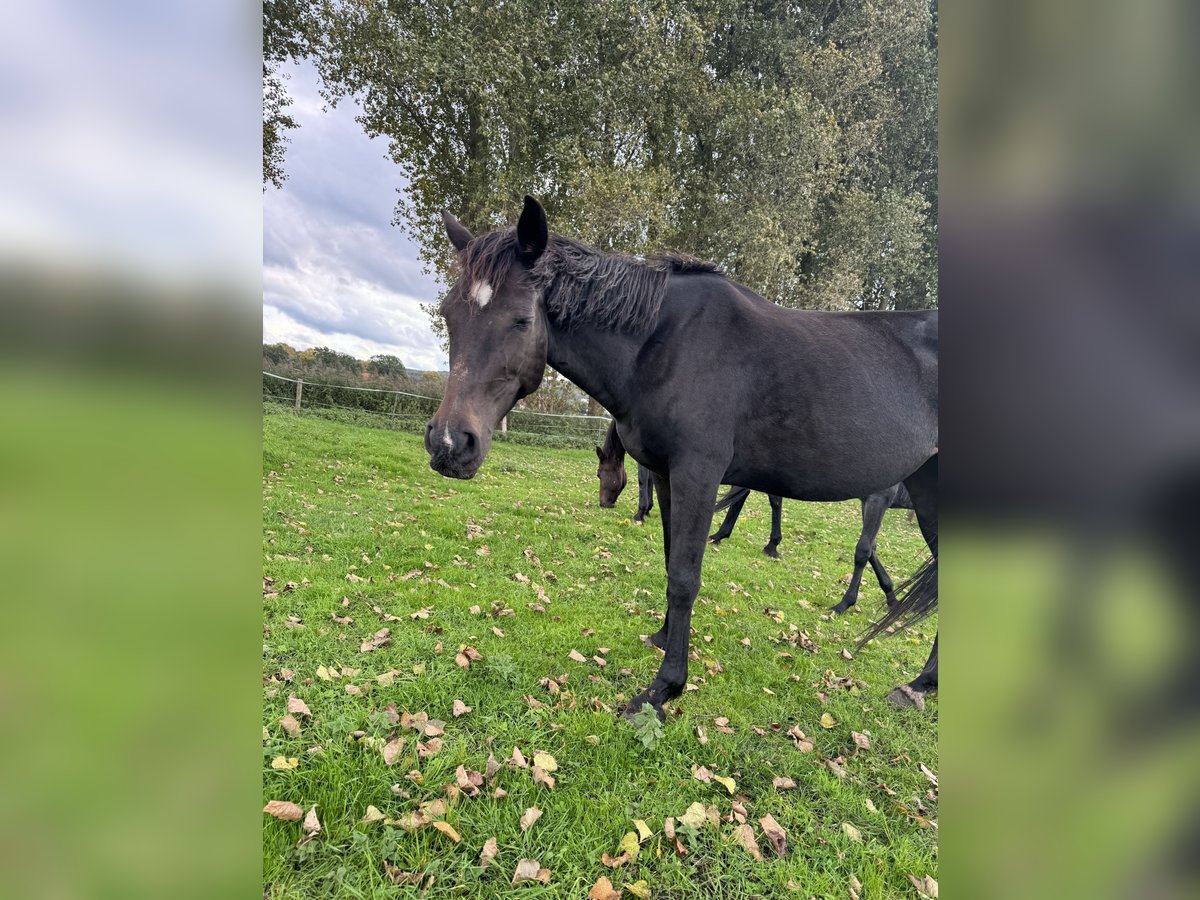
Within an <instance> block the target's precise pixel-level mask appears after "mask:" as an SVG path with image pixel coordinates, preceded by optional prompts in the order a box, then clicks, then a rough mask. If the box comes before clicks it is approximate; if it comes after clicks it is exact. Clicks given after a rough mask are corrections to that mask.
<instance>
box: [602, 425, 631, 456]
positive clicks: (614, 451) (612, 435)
mask: <svg viewBox="0 0 1200 900" xmlns="http://www.w3.org/2000/svg"><path fill="white" fill-rule="evenodd" d="M600 454H601V455H602V456H603V457H604V458H605V459H615V460H617V461H620V460H623V459H624V458H625V445H624V444H622V443H621V436H620V435H619V434H617V423H616V422H609V423H608V431H607V432H605V434H604V444H603V445H602V446H601V447H600Z"/></svg>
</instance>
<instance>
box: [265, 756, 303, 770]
mask: <svg viewBox="0 0 1200 900" xmlns="http://www.w3.org/2000/svg"><path fill="white" fill-rule="evenodd" d="M298 765H300V760H298V759H297V758H296V757H294V756H291V757H287V756H277V757H275V758H274V759H273V760H271V768H272V769H294V768H296V767H297V766H298Z"/></svg>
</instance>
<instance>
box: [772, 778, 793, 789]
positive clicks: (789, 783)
mask: <svg viewBox="0 0 1200 900" xmlns="http://www.w3.org/2000/svg"><path fill="white" fill-rule="evenodd" d="M771 784H772V785H773V786H774V787H775V788H776V789H777V790H780V791H790V790H791V789H792V788H794V787H795V786H796V781H795V779H793V778H788V777H787V776H786V775H776V776H775V778H774V779H772V781H771Z"/></svg>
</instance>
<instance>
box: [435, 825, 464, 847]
mask: <svg viewBox="0 0 1200 900" xmlns="http://www.w3.org/2000/svg"><path fill="white" fill-rule="evenodd" d="M431 824H432V825H433V827H434V828H436V829H437V830H438V831H440V832H441V833H442V834H444V835H445V836H446V837H448V838H450V840H452V841H454V843H456V844H457V843H458V842H459V841H460V840H461V838H460V837H459V836H458V832H457V831H455V830H454V828H453V827H452V826H451V825H450V823H449V822H441V821H439V822H432V823H431Z"/></svg>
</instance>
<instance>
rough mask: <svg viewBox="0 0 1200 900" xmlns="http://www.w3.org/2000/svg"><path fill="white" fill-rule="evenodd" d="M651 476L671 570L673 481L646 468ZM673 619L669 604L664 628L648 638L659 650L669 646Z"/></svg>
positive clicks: (666, 555) (664, 547)
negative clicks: (668, 625) (668, 626)
mask: <svg viewBox="0 0 1200 900" xmlns="http://www.w3.org/2000/svg"><path fill="white" fill-rule="evenodd" d="M646 472H647V474H649V476H650V479H649V480H650V481H651V482H652V483H653V484H652V487H651V488H650V489H651V490H656V491H658V510H659V515H660V516H661V517H662V530H663V566H664V567H665V568H666V570H667V571H668V572H670V571H671V482H670V480H668V479H666V478H662V477H660V476H658V475H655V474H654V473H653V472H650V470H649V469H647V470H646ZM670 620H671V607H670V605H669V604H668V606H667V615H666V617H665V618H664V619H663V623H662V628H660V629H658V631H656V632H654V634H652V635H650V637H649V638H648V642H649V643H650V644H652V645H653V646H655V647H657V648H658V649H659V650H665V649H666V647H667V623H668V622H670Z"/></svg>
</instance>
